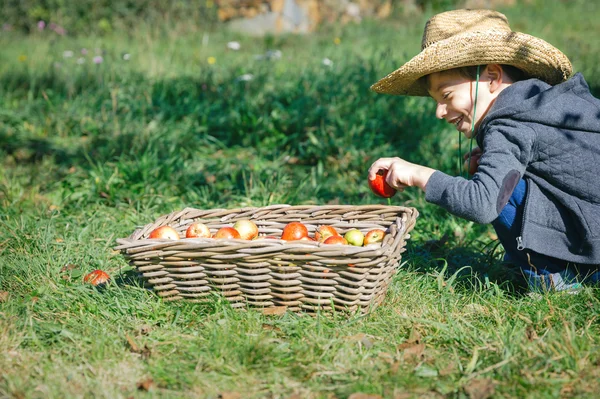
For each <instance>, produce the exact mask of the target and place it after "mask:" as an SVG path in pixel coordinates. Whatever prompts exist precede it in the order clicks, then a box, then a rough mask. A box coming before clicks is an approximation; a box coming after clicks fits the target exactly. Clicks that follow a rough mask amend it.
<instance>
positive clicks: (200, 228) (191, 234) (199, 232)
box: [185, 222, 210, 238]
mask: <svg viewBox="0 0 600 399" xmlns="http://www.w3.org/2000/svg"><path fill="white" fill-rule="evenodd" d="M185 238H210V229H209V228H208V226H207V225H205V224H204V223H200V222H194V223H192V224H190V225H189V227H188V228H187V230H186V231H185Z"/></svg>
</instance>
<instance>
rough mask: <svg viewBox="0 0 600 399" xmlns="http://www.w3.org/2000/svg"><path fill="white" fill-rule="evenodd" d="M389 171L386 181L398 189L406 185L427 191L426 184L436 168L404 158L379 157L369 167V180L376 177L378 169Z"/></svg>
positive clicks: (402, 188)
mask: <svg viewBox="0 0 600 399" xmlns="http://www.w3.org/2000/svg"><path fill="white" fill-rule="evenodd" d="M380 169H384V170H387V171H388V175H387V178H386V182H387V183H388V184H389V185H390V186H392V187H393V188H395V189H396V190H398V191H403V190H404V189H405V188H406V187H414V186H416V187H420V188H421V189H422V190H423V191H425V186H426V185H427V182H428V181H429V178H430V177H431V175H432V174H433V172H435V169H432V168H428V167H427V166H421V165H417V164H414V163H410V162H407V161H405V160H404V159H402V158H379V159H378V160H377V161H375V162H374V163H373V165H371V167H370V168H369V180H373V179H375V175H376V174H377V171H379V170H380Z"/></svg>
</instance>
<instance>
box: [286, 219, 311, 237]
mask: <svg viewBox="0 0 600 399" xmlns="http://www.w3.org/2000/svg"><path fill="white" fill-rule="evenodd" d="M304 237H308V229H307V228H306V226H305V225H304V223H301V222H290V223H288V224H286V225H285V227H284V228H283V232H282V233H281V239H282V240H286V241H294V240H301V239H302V238H304Z"/></svg>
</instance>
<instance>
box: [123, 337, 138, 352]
mask: <svg viewBox="0 0 600 399" xmlns="http://www.w3.org/2000/svg"><path fill="white" fill-rule="evenodd" d="M125 338H126V339H127V343H128V344H129V348H130V349H131V351H132V352H135V353H139V351H140V347H139V346H138V345H137V344H136V343H135V341H134V340H133V338H131V337H130V336H129V334H125Z"/></svg>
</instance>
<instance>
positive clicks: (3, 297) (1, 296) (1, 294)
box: [0, 291, 9, 302]
mask: <svg viewBox="0 0 600 399" xmlns="http://www.w3.org/2000/svg"><path fill="white" fill-rule="evenodd" d="M8 296H9V293H8V291H0V302H6V301H8Z"/></svg>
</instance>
